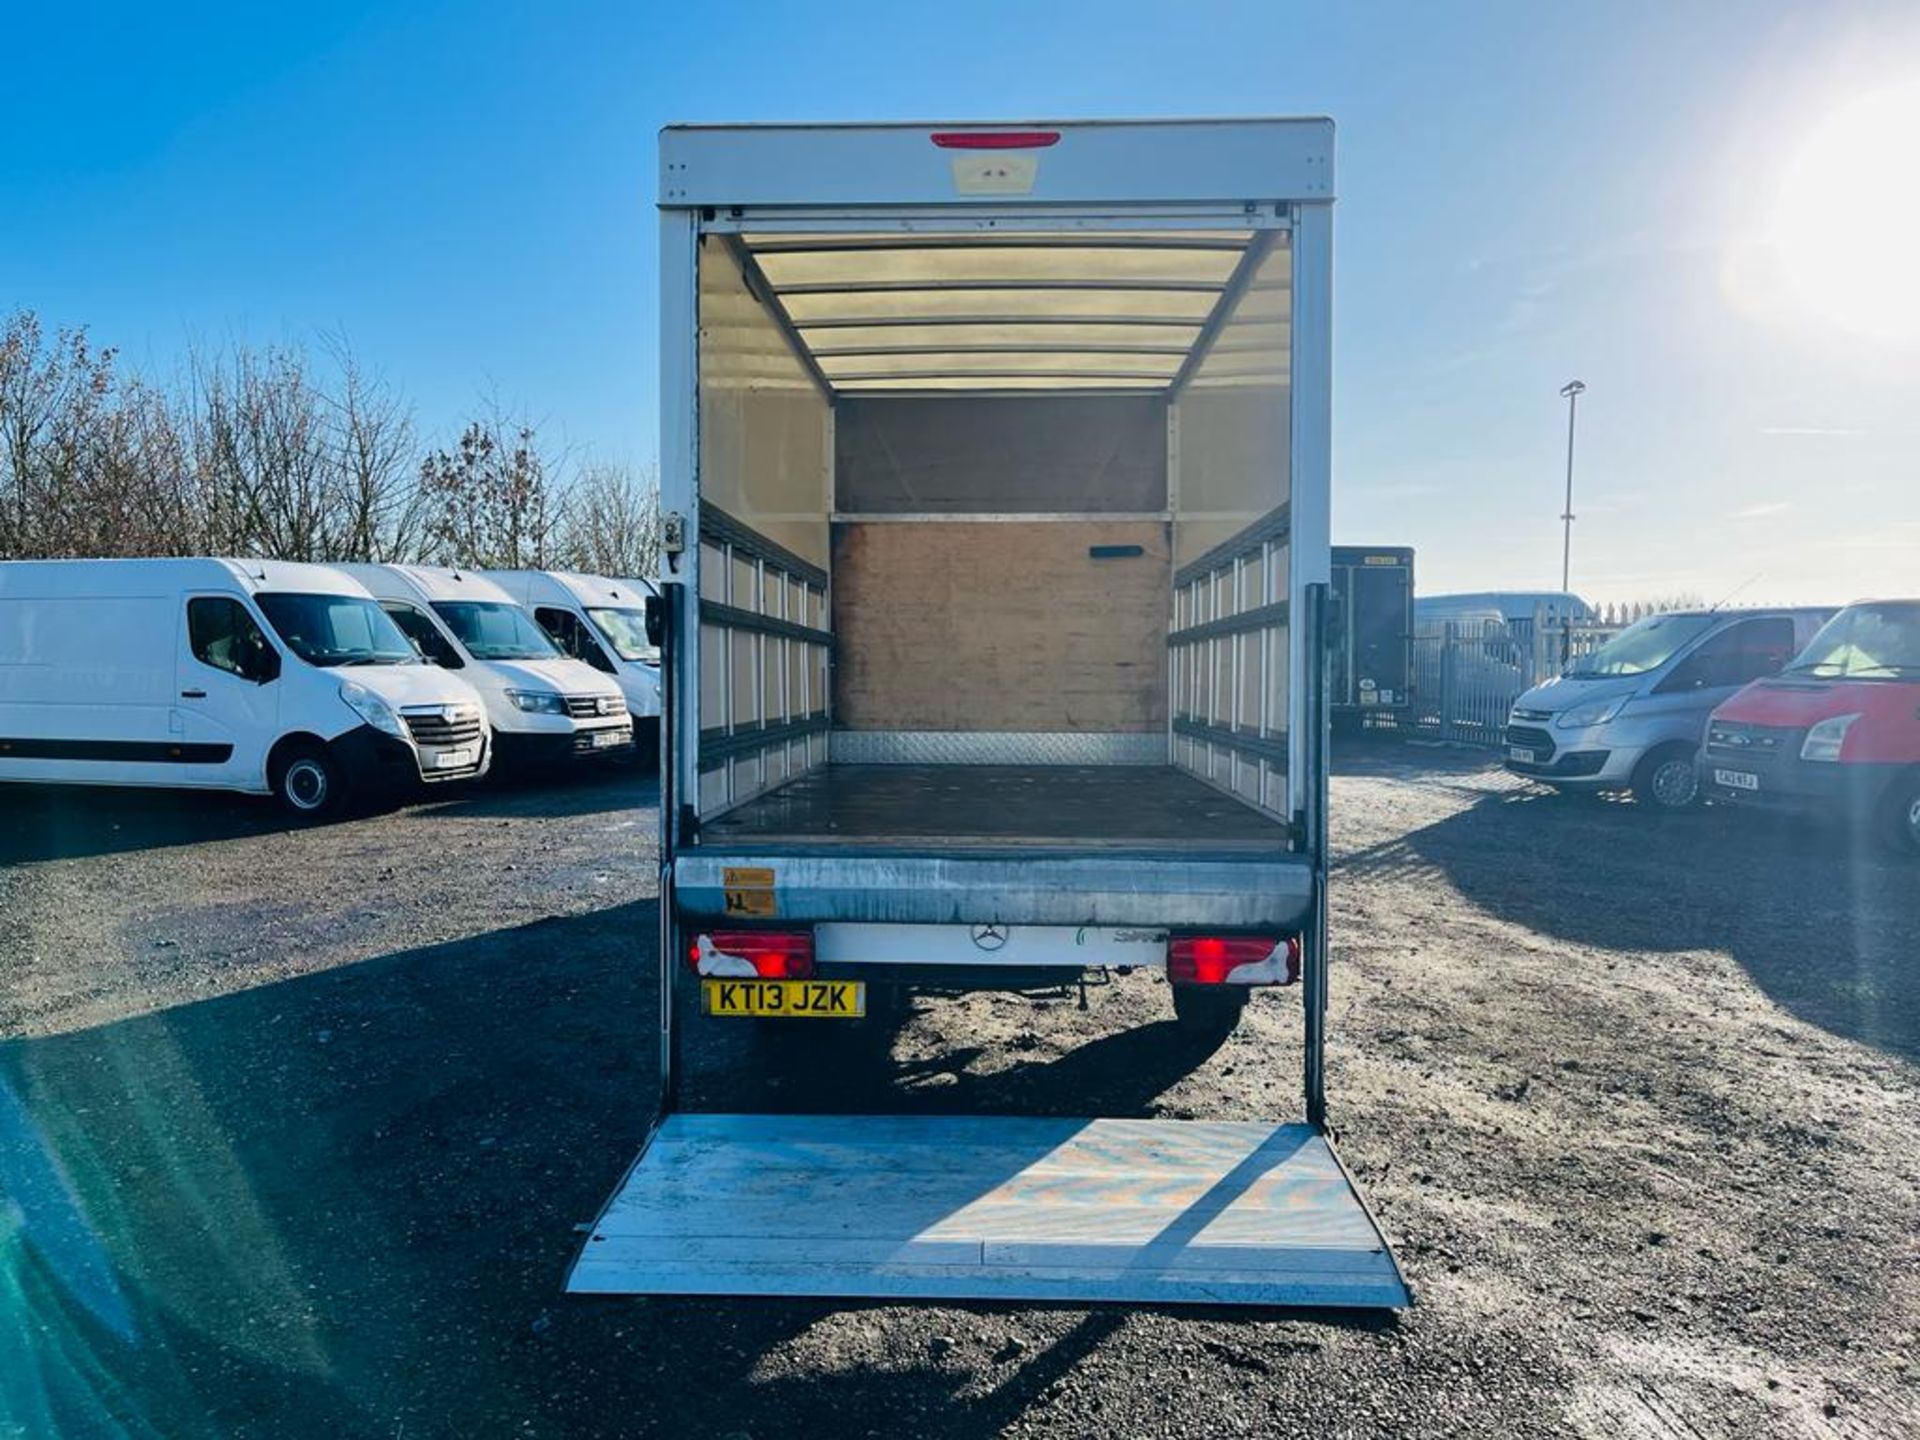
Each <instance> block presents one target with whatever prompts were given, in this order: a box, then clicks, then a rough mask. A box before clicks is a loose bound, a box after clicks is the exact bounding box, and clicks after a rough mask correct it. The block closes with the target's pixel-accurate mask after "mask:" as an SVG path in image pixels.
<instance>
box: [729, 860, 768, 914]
mask: <svg viewBox="0 0 1920 1440" xmlns="http://www.w3.org/2000/svg"><path fill="white" fill-rule="evenodd" d="M720 882H721V887H722V889H723V890H724V891H725V894H726V910H727V914H729V915H754V916H766V915H773V914H777V913H778V900H777V898H776V896H775V894H774V889H773V884H774V873H773V868H772V867H771V866H767V865H729V866H728V867H727V868H726V869H725V870H723V871H722V872H721V875H720Z"/></svg>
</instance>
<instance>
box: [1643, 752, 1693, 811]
mask: <svg viewBox="0 0 1920 1440" xmlns="http://www.w3.org/2000/svg"><path fill="white" fill-rule="evenodd" d="M1648 789H1649V790H1651V791H1652V793H1653V799H1654V803H1655V804H1657V805H1659V806H1661V807H1662V808H1663V809H1667V810H1684V809H1686V808H1687V806H1689V805H1691V804H1693V801H1694V797H1695V796H1697V795H1698V794H1699V793H1700V772H1699V770H1698V769H1696V768H1695V766H1694V763H1693V760H1692V757H1690V756H1688V757H1678V756H1676V757H1674V758H1672V759H1668V760H1663V761H1661V762H1660V763H1659V764H1658V765H1656V766H1655V767H1654V771H1653V776H1652V781H1651V783H1650V784H1649V786H1648Z"/></svg>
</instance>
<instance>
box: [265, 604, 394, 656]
mask: <svg viewBox="0 0 1920 1440" xmlns="http://www.w3.org/2000/svg"><path fill="white" fill-rule="evenodd" d="M253 598H254V600H255V601H256V602H257V603H258V604H259V606H260V613H261V614H263V615H265V616H266V617H267V623H268V624H269V625H271V626H273V630H274V633H275V634H276V635H278V636H279V637H280V638H281V639H282V640H284V641H286V642H287V648H288V649H290V650H292V651H293V653H294V654H296V655H298V656H299V657H300V658H301V659H302V660H304V661H306V662H307V663H308V664H309V665H320V666H326V667H332V666H335V665H414V664H418V663H419V660H420V657H419V655H418V654H416V653H415V651H414V648H413V646H411V645H410V644H408V643H407V637H406V636H404V635H402V634H401V633H400V631H399V629H398V628H397V627H396V626H395V625H394V623H393V621H392V620H391V619H390V618H388V615H387V612H386V611H384V610H382V609H381V608H380V606H379V605H378V604H376V603H375V602H374V601H372V600H369V599H367V598H366V597H365V596H360V595H302V594H297V593H295V592H292V591H286V590H281V591H271V590H269V591H262V592H261V593H260V594H258V595H256V596H254V597H253Z"/></svg>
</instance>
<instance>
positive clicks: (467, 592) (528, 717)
mask: <svg viewBox="0 0 1920 1440" xmlns="http://www.w3.org/2000/svg"><path fill="white" fill-rule="evenodd" d="M343 568H345V569H346V571H347V572H348V573H349V574H351V575H352V576H353V577H354V578H355V579H357V580H358V581H360V583H361V584H363V585H365V586H366V587H367V589H368V590H369V591H370V592H372V594H373V595H374V597H375V598H376V599H377V600H379V602H380V604H381V606H382V607H383V608H384V609H385V610H386V612H387V614H388V615H389V616H390V617H392V619H393V622H394V624H396V625H397V626H399V627H400V629H401V631H402V632H403V633H404V634H405V635H406V636H407V638H408V639H409V640H411V641H412V642H413V643H414V644H415V645H416V646H418V647H419V650H420V653H421V654H422V655H424V656H425V657H426V658H427V659H429V660H431V661H432V662H433V663H434V664H436V665H439V666H440V667H442V668H443V669H447V670H451V671H454V672H456V673H457V674H458V675H459V676H460V677H461V678H462V679H464V680H465V681H466V682H467V683H468V684H470V685H471V686H473V688H474V689H475V690H476V691H478V692H479V694H480V698H481V699H482V700H483V701H484V702H485V703H486V707H487V715H488V717H489V718H490V719H491V720H492V722H493V743H494V747H495V749H496V750H497V751H498V754H499V765H500V767H501V768H502V769H520V768H523V767H526V766H529V765H543V764H544V765H550V764H555V763H569V762H572V761H576V760H586V759H598V758H604V757H608V756H619V755H627V754H631V753H632V750H633V722H632V721H631V720H629V719H628V718H627V702H626V699H625V698H624V697H623V696H622V695H621V693H620V687H619V686H617V685H615V684H614V683H613V682H612V681H610V680H609V679H607V677H606V676H604V675H601V674H599V673H597V672H596V671H594V670H593V669H592V668H590V667H589V666H587V665H583V664H582V663H581V662H580V661H578V660H574V659H571V658H569V657H568V656H566V655H563V654H562V653H561V652H560V649H559V647H558V646H556V645H555V644H554V643H553V641H552V640H551V639H550V638H549V637H548V635H547V633H546V631H544V630H542V629H541V628H540V626H539V625H538V624H536V623H535V621H534V619H533V616H531V615H530V614H528V613H527V611H526V610H525V609H523V608H522V607H521V606H520V605H519V604H517V603H516V602H515V601H514V599H513V597H512V596H511V595H509V594H507V592H506V591H504V590H502V589H501V588H500V587H499V586H498V585H496V584H494V583H493V582H492V581H491V580H489V579H487V578H486V576H484V575H482V574H481V573H480V572H479V571H477V570H459V569H449V568H443V567H438V566H432V565H348V566H345V567H343Z"/></svg>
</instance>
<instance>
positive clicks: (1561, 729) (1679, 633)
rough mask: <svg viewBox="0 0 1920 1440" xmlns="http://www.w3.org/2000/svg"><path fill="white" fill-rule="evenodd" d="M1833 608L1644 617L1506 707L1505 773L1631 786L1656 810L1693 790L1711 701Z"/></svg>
mask: <svg viewBox="0 0 1920 1440" xmlns="http://www.w3.org/2000/svg"><path fill="white" fill-rule="evenodd" d="M1834 613H1835V612H1834V608H1833V607H1830V606H1829V607H1826V608H1823V609H1822V608H1809V609H1791V610H1684V611H1677V612H1675V613H1672V614H1668V615H1649V616H1648V617H1647V618H1646V619H1644V620H1641V621H1639V622H1638V623H1636V624H1634V625H1630V626H1628V627H1627V628H1626V629H1625V630H1622V631H1621V632H1620V633H1619V634H1618V635H1616V636H1614V637H1613V638H1612V639H1611V640H1609V641H1607V643H1606V644H1604V645H1602V646H1601V647H1600V648H1599V649H1598V650H1596V651H1594V652H1593V653H1592V654H1591V655H1585V656H1582V657H1581V658H1579V659H1577V660H1575V661H1574V662H1573V663H1572V664H1570V665H1569V666H1568V667H1567V669H1566V671H1565V672H1564V673H1562V674H1561V675H1560V676H1558V677H1557V678H1556V679H1553V680H1549V681H1547V683H1546V684H1544V685H1536V686H1534V687H1533V688H1532V689H1531V690H1529V691H1527V692H1526V693H1525V694H1523V695H1522V696H1521V697H1520V698H1519V699H1518V700H1516V701H1514V703H1513V711H1512V713H1511V714H1510V715H1508V717H1507V731H1506V736H1505V739H1506V752H1507V755H1506V761H1507V769H1508V770H1510V771H1512V772H1513V773H1514V774H1516V775H1524V776H1526V777H1527V778H1528V779H1530V780H1540V781H1544V782H1545V783H1547V784H1549V785H1552V786H1554V787H1555V788H1557V789H1561V790H1593V791H1598V790H1631V791H1632V792H1633V794H1634V798H1635V799H1637V800H1638V801H1640V802H1641V803H1642V804H1644V805H1650V806H1653V807H1654V808H1656V809H1659V810H1684V809H1686V808H1687V807H1688V806H1690V805H1692V804H1693V803H1694V801H1695V799H1697V798H1698V796H1699V793H1700V781H1699V775H1698V773H1697V770H1696V761H1697V758H1698V755H1699V751H1700V740H1701V736H1702V734H1703V732H1704V730H1705V728H1706V723H1707V717H1708V716H1709V715H1710V714H1712V713H1713V708H1714V706H1716V705H1718V704H1719V703H1720V702H1721V701H1722V700H1725V699H1727V698H1728V697H1729V696H1731V695H1732V694H1733V693H1734V691H1736V690H1738V689H1739V688H1740V687H1741V686H1743V685H1745V684H1747V683H1748V682H1749V681H1753V680H1758V679H1759V678H1761V677H1762V676H1763V675H1772V674H1775V673H1776V672H1777V671H1779V669H1780V668H1781V667H1782V666H1783V665H1785V664H1786V663H1787V661H1788V660H1790V659H1792V658H1793V657H1794V656H1795V655H1797V654H1799V653H1800V650H1801V649H1802V647H1804V646H1805V645H1806V643H1807V642H1808V641H1809V640H1811V639H1812V638H1813V633H1814V631H1816V630H1818V629H1819V628H1820V627H1821V626H1822V625H1824V624H1826V622H1827V621H1828V620H1830V619H1832V618H1833V615H1834Z"/></svg>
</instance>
